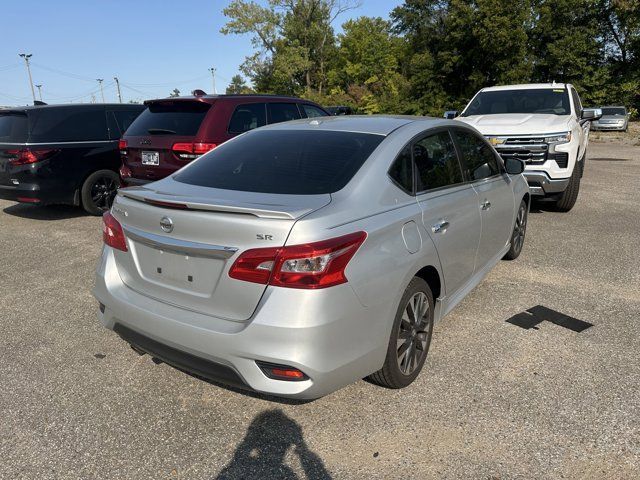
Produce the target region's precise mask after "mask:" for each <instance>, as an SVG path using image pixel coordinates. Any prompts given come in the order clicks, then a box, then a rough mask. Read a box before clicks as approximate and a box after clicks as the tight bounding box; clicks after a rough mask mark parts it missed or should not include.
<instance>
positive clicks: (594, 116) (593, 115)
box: [580, 108, 602, 121]
mask: <svg viewBox="0 0 640 480" xmlns="http://www.w3.org/2000/svg"><path fill="white" fill-rule="evenodd" d="M600 117H602V109H601V108H585V109H584V110H582V115H580V119H581V120H588V121H592V120H599V119H600Z"/></svg>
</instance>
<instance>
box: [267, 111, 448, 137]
mask: <svg viewBox="0 0 640 480" xmlns="http://www.w3.org/2000/svg"><path fill="white" fill-rule="evenodd" d="M416 122H420V123H422V124H424V128H430V127H437V126H441V125H455V126H459V125H460V122H454V121H452V120H445V119H441V118H433V117H416V116H410V115H342V116H338V117H334V116H331V117H314V118H304V119H301V120H293V121H290V122H284V123H274V124H272V125H267V126H266V127H262V128H261V130H264V129H273V130H325V131H335V132H358V133H370V134H374V135H384V136H387V135H389V134H390V133H391V132H393V131H394V130H397V129H398V128H400V127H403V126H405V125H408V124H411V123H416Z"/></svg>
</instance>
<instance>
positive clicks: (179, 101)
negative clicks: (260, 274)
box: [120, 91, 329, 185]
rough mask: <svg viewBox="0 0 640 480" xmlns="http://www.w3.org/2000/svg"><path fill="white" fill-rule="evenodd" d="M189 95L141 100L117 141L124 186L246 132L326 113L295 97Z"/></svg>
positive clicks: (156, 174)
mask: <svg viewBox="0 0 640 480" xmlns="http://www.w3.org/2000/svg"><path fill="white" fill-rule="evenodd" d="M199 92H201V93H199ZM195 93H196V94H195V95H194V96H191V97H177V98H165V99H159V100H147V101H146V102H144V103H145V105H147V107H148V108H147V110H145V111H144V113H142V115H140V116H139V117H138V118H137V119H136V121H135V122H133V124H132V125H131V126H130V127H129V129H128V130H127V131H126V133H125V135H124V136H123V138H122V140H121V141H120V151H121V154H122V168H121V169H120V176H121V177H122V181H123V183H124V184H126V185H141V184H144V183H148V182H153V181H155V180H160V179H162V178H164V177H166V176H168V175H170V174H172V173H173V172H175V171H176V170H178V169H180V168H182V167H183V166H185V165H186V164H187V163H189V162H191V161H192V160H193V159H195V158H198V157H199V156H200V155H202V154H203V153H206V152H208V151H209V150H211V149H213V148H215V147H216V146H217V145H220V144H221V143H223V142H225V141H227V140H229V139H231V138H233V137H235V136H237V135H239V134H241V133H244V132H246V131H248V130H252V129H254V128H257V127H261V126H263V125H267V124H271V123H278V122H286V121H288V120H296V119H299V118H312V117H324V116H328V115H329V113H328V112H327V111H326V110H325V109H323V108H322V107H321V106H320V105H317V104H315V103H313V102H310V101H308V100H303V99H300V98H296V97H282V96H276V95H206V94H204V92H202V91H196V92H195Z"/></svg>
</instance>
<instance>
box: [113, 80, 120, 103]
mask: <svg viewBox="0 0 640 480" xmlns="http://www.w3.org/2000/svg"><path fill="white" fill-rule="evenodd" d="M113 79H114V80H115V81H116V88H117V89H118V100H119V101H120V103H122V95H121V94H120V80H118V77H113Z"/></svg>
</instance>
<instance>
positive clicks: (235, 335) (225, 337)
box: [94, 247, 390, 399]
mask: <svg viewBox="0 0 640 480" xmlns="http://www.w3.org/2000/svg"><path fill="white" fill-rule="evenodd" d="M94 295H95V297H96V298H97V300H98V301H99V302H100V303H101V304H103V305H104V308H101V312H99V319H100V321H101V322H102V324H103V325H104V326H105V327H107V328H109V329H111V330H115V331H116V332H117V333H119V334H120V336H122V337H123V338H124V339H125V340H126V341H128V342H129V343H132V344H134V345H135V346H137V347H138V348H139V349H141V350H144V351H148V352H149V353H151V354H152V355H154V356H157V357H158V358H160V359H162V360H165V361H166V362H167V363H169V364H173V365H175V366H177V367H179V368H182V369H184V370H187V371H191V372H194V373H196V374H198V375H200V376H203V377H205V378H209V379H211V380H215V381H219V382H221V383H228V384H232V385H236V386H242V387H244V388H249V389H251V390H255V391H258V392H264V393H267V394H271V395H276V396H283V397H290V398H298V399H314V398H318V397H321V396H323V395H326V394H328V393H331V392H332V391H335V390H337V389H338V388H341V387H343V386H345V385H347V384H349V383H352V382H354V381H356V380H359V379H361V378H363V377H365V376H367V375H369V374H371V373H373V372H374V371H376V370H378V369H379V368H380V367H381V366H382V363H383V362H384V357H385V354H386V350H387V345H388V334H387V335H380V330H379V329H378V330H376V329H375V328H373V326H374V325H375V324H376V323H377V324H380V323H385V322H381V321H380V319H379V318H376V317H382V316H385V317H386V316H387V314H388V312H373V311H371V309H367V308H366V307H364V306H363V305H362V304H361V303H360V302H359V300H358V298H357V297H356V295H355V293H354V292H353V290H352V288H351V287H350V286H349V285H348V284H343V285H339V286H336V287H331V288H328V289H322V290H314V291H309V290H297V289H285V288H276V287H268V288H267V290H266V291H265V293H264V295H263V297H262V299H261V301H260V303H259V304H258V306H257V308H256V311H255V312H254V314H253V316H252V317H251V319H250V320H249V321H247V322H235V321H229V320H224V319H221V318H216V317H212V316H209V315H203V314H199V313H195V312H193V311H188V310H186V309H183V308H179V307H176V306H173V305H169V304H166V303H162V302H159V301H158V300H154V299H152V298H149V297H147V296H145V295H142V294H140V293H137V292H135V291H133V290H132V289H130V288H129V287H127V286H126V285H124V283H123V282H122V280H121V279H120V275H119V274H118V271H117V266H116V264H115V259H114V256H113V251H112V250H111V249H110V248H109V247H105V248H104V249H103V254H102V258H101V261H100V265H99V267H98V271H97V274H96V285H95V288H94ZM386 323H389V328H390V320H389V321H388V322H386ZM256 361H261V362H267V363H274V364H280V365H288V366H291V367H294V368H297V369H299V370H301V371H302V372H303V373H305V374H306V375H307V376H308V377H309V378H308V379H307V380H303V381H284V380H274V379H270V378H268V377H267V376H266V375H265V374H264V373H263V372H262V370H261V369H260V368H259V367H258V365H257V364H256Z"/></svg>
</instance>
